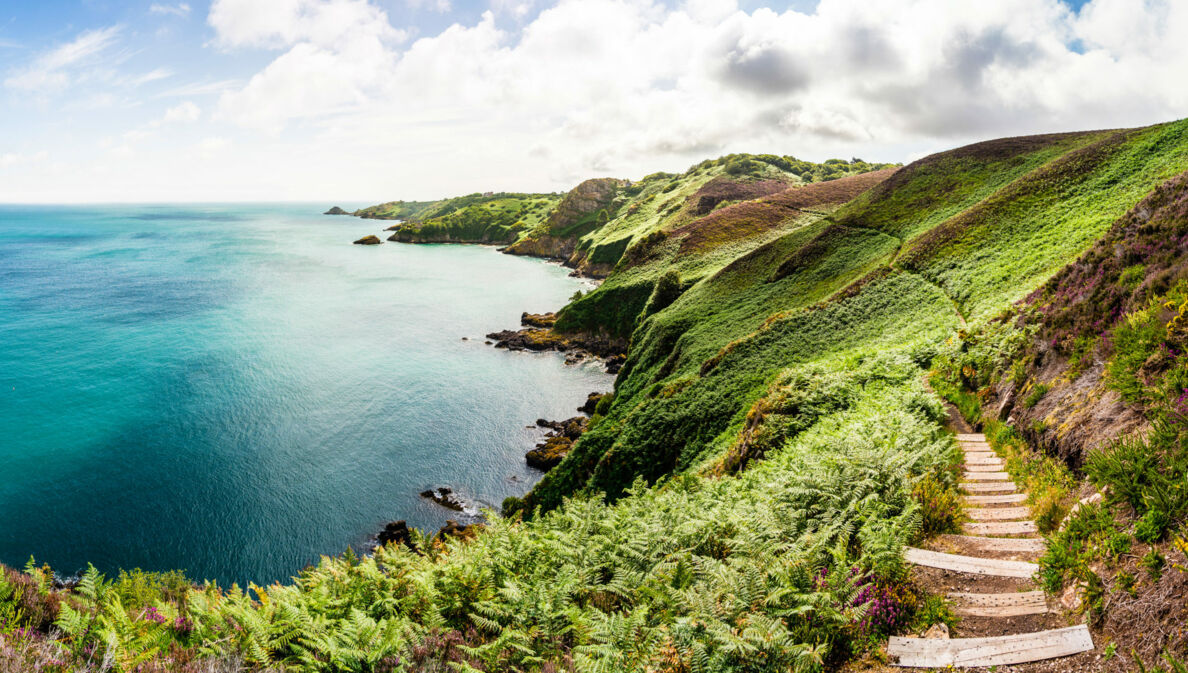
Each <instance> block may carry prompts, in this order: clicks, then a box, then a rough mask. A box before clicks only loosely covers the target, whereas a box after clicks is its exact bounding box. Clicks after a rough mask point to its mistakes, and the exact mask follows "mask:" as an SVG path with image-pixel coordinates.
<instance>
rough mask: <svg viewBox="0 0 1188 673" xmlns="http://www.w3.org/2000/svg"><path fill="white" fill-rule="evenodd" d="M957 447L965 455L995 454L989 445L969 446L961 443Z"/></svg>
mask: <svg viewBox="0 0 1188 673" xmlns="http://www.w3.org/2000/svg"><path fill="white" fill-rule="evenodd" d="M958 446H960V447H961V450H962V451H964V452H966V453H994V452H995V451H994V448H993V447H991V446H990V445H989V444H969V443H966V442H962V443H961V444H958Z"/></svg>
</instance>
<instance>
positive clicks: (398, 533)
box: [376, 519, 417, 552]
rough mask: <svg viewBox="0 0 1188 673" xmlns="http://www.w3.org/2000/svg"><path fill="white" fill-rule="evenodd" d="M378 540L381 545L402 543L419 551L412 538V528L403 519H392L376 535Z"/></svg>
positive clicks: (410, 548) (412, 549)
mask: <svg viewBox="0 0 1188 673" xmlns="http://www.w3.org/2000/svg"><path fill="white" fill-rule="evenodd" d="M376 542H377V543H378V544H379V546H381V547H384V546H387V545H390V544H402V545H404V546H405V547H408V548H409V550H411V551H414V552H415V551H417V545H416V543H415V542H413V539H412V530H411V529H410V528H409V527H408V524H407V523H405V521H404V520H403V519H401V520H400V521H392V522H390V523H389V524H388V525H386V526H384V529H383V530H382V531H380V534H379V535H378V536H376Z"/></svg>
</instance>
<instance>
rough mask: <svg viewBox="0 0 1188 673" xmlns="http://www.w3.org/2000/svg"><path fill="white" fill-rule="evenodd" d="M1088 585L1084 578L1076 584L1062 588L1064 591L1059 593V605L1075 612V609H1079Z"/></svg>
mask: <svg viewBox="0 0 1188 673" xmlns="http://www.w3.org/2000/svg"><path fill="white" fill-rule="evenodd" d="M1088 587H1089V584H1088V583H1087V582H1085V580H1081V581H1079V582H1077V583H1076V584H1072V585H1069V587H1068V588H1067V589H1065V590H1064V593H1062V594H1060V605H1061V606H1062V607H1063V608H1064V609H1065V610H1068V611H1069V612H1075V611H1076V610H1078V609H1080V607H1081V603H1082V602H1083V597H1084V595H1085V589H1087V588H1088Z"/></svg>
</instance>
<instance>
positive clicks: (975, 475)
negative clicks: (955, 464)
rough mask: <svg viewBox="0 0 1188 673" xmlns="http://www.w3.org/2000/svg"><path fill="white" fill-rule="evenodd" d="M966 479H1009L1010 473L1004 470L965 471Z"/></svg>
mask: <svg viewBox="0 0 1188 673" xmlns="http://www.w3.org/2000/svg"><path fill="white" fill-rule="evenodd" d="M964 478H965V479H966V480H967V481H1009V480H1010V478H1011V475H1009V474H1007V473H1006V472H966V473H965V477H964Z"/></svg>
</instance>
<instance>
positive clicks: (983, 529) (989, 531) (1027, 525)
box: [961, 521, 1039, 535]
mask: <svg viewBox="0 0 1188 673" xmlns="http://www.w3.org/2000/svg"><path fill="white" fill-rule="evenodd" d="M961 530H963V531H965V532H966V533H969V534H970V535H1029V534H1032V533H1039V528H1038V527H1036V525H1035V522H1034V521H988V522H985V523H976V522H970V523H966V524H962V526H961Z"/></svg>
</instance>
